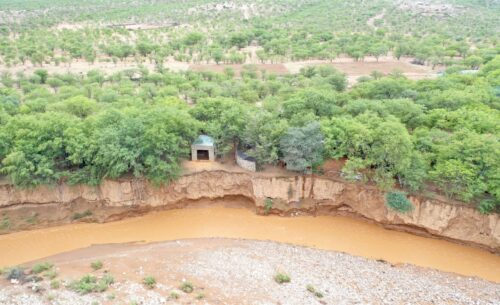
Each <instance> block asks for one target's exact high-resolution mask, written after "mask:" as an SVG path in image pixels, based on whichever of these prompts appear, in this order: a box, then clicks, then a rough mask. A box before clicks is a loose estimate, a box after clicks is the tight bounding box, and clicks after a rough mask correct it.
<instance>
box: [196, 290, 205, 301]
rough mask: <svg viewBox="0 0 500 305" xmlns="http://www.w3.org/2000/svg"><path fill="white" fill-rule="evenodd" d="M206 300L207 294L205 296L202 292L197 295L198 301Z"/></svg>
mask: <svg viewBox="0 0 500 305" xmlns="http://www.w3.org/2000/svg"><path fill="white" fill-rule="evenodd" d="M204 298H205V294H204V293H201V292H200V293H198V294H197V295H196V299H197V300H202V299H204Z"/></svg>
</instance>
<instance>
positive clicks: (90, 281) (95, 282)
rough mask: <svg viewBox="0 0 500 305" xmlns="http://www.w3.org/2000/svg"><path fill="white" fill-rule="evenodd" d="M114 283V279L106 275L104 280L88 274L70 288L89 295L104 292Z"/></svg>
mask: <svg viewBox="0 0 500 305" xmlns="http://www.w3.org/2000/svg"><path fill="white" fill-rule="evenodd" d="M113 283H114V278H113V277H112V276H111V275H109V274H105V275H104V276H103V277H102V278H100V279H98V278H97V277H95V276H93V275H90V274H87V275H84V276H83V277H82V278H80V279H79V280H75V281H73V282H71V283H70V284H69V286H68V287H69V288H70V289H72V290H73V291H75V292H78V293H80V294H87V293H91V292H104V291H106V290H107V289H108V287H109V285H111V284H113Z"/></svg>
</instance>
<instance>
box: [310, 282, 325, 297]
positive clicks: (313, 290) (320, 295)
mask: <svg viewBox="0 0 500 305" xmlns="http://www.w3.org/2000/svg"><path fill="white" fill-rule="evenodd" d="M306 289H307V291H309V292H310V293H312V294H313V295H314V296H315V297H317V298H318V299H321V298H322V297H323V296H324V295H323V293H321V291H317V290H316V288H314V286H313V285H307V286H306Z"/></svg>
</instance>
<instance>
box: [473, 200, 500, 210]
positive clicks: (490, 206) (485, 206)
mask: <svg viewBox="0 0 500 305" xmlns="http://www.w3.org/2000/svg"><path fill="white" fill-rule="evenodd" d="M478 209H479V212H481V213H482V214H490V213H492V212H495V211H499V210H500V202H498V201H497V202H495V200H493V199H485V200H481V201H480V202H479V205H478Z"/></svg>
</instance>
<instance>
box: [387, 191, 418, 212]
mask: <svg viewBox="0 0 500 305" xmlns="http://www.w3.org/2000/svg"><path fill="white" fill-rule="evenodd" d="M385 204H386V205H387V206H388V207H389V208H390V209H391V210H394V211H396V212H399V213H407V212H409V211H411V210H412V209H413V204H412V203H411V202H410V200H408V198H406V193H403V192H390V193H387V194H386V195H385Z"/></svg>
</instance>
